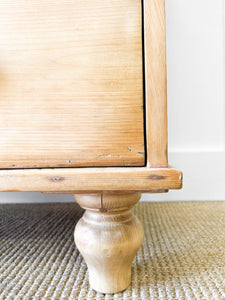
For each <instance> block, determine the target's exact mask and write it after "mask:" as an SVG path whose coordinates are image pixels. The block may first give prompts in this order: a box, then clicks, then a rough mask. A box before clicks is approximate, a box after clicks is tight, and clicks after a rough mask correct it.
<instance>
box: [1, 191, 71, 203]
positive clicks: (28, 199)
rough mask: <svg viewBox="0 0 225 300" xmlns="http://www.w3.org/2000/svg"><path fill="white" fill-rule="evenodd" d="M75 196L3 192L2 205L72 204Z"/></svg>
mask: <svg viewBox="0 0 225 300" xmlns="http://www.w3.org/2000/svg"><path fill="white" fill-rule="evenodd" d="M74 201H75V200H74V197H73V195H64V194H42V193H40V192H1V193H0V204H3V203H5V204H7V203H49V202H50V203H54V202H64V203H65V202H72V203H74Z"/></svg>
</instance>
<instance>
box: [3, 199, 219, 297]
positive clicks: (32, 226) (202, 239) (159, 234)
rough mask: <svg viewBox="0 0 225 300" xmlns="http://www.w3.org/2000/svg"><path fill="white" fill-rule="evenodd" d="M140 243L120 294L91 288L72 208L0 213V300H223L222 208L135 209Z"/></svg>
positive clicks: (17, 208)
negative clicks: (140, 226) (76, 237)
mask: <svg viewBox="0 0 225 300" xmlns="http://www.w3.org/2000/svg"><path fill="white" fill-rule="evenodd" d="M133 212H134V214H135V215H137V216H138V217H139V219H140V220H141V222H142V224H143V226H144V230H145V238H144V242H143V245H142V247H141V249H140V251H139V252H138V254H137V256H136V258H135V260H134V262H133V267H132V282H131V285H130V287H129V288H128V289H127V290H126V291H125V292H123V293H118V294H114V295H104V294H100V293H96V292H95V291H93V290H92V289H91V288H90V286H89V283H88V272H87V267H86V264H85V262H84V260H83V258H82V256H81V255H80V254H79V252H78V250H77V248H76V247H75V244H74V240H73V230H74V226H75V223H76V222H77V221H78V219H79V218H80V217H81V215H82V213H83V210H82V209H80V208H79V207H78V205H77V204H32V205H27V204H26V205H24V204H17V205H8V204H7V205H5V204H4V205H1V206H0V223H1V224H0V299H13V300H17V299H22V300H26V299H79V300H81V299H87V300H90V299H99V300H101V299H102V300H103V299H107V300H111V299H121V300H122V299H124V300H126V299H144V300H145V299H146V300H150V299H210V300H214V299H225V203H224V202H186V203H178V202H177V203H140V204H138V205H137V206H136V207H135V208H134V209H133Z"/></svg>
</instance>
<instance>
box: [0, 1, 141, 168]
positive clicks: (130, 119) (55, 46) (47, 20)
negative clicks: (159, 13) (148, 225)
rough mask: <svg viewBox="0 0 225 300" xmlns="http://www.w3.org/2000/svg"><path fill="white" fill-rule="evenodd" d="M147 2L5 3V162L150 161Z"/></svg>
mask: <svg viewBox="0 0 225 300" xmlns="http://www.w3.org/2000/svg"><path fill="white" fill-rule="evenodd" d="M141 16H142V7H141V1H140V0H123V1H119V0H116V1H105V0H96V1H93V0H84V1H79V0H71V1H65V0H62V1H52V0H46V1H35V0H31V1H26V0H21V1H17V0H9V1H8V0H3V1H1V2H0V37H1V43H0V168H41V167H45V168H46V167H79V166H81V167H83V166H144V164H145V153H144V122H143V75H142V74H143V70H142V22H141Z"/></svg>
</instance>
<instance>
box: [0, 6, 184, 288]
mask: <svg viewBox="0 0 225 300" xmlns="http://www.w3.org/2000/svg"><path fill="white" fill-rule="evenodd" d="M165 35H166V34H165V4H164V0H143V1H141V0H82V1H81V0H60V1H57V0H45V1H44V0H29V1H27V0H20V1H17V0H2V1H1V2H0V168H1V170H0V191H41V192H45V193H62V194H63V193H71V194H74V195H75V199H76V201H77V202H78V203H79V205H80V206H81V207H83V208H84V209H85V213H84V215H83V217H82V218H81V220H80V221H79V222H78V224H77V225H76V228H75V243H76V245H77V247H78V249H79V250H80V252H81V254H82V255H83V257H84V259H85V261H86V263H87V265H88V270H89V279H90V284H91V286H92V287H93V289H95V290H96V291H99V292H103V293H115V292H119V291H122V290H124V289H126V288H127V287H128V285H129V283H130V278H131V264H132V260H133V258H134V256H135V255H136V253H137V251H138V249H139V247H140V246H141V244H142V240H143V229H142V226H141V224H140V222H139V220H138V219H137V218H136V217H135V216H133V215H132V213H131V211H130V210H131V208H132V206H134V205H135V204H136V203H137V202H138V200H139V199H140V196H141V193H163V192H167V191H168V190H169V189H179V188H181V185H182V173H181V172H180V171H179V170H177V169H175V168H171V167H168V161H167V104H166V100H167V87H166V47H165Z"/></svg>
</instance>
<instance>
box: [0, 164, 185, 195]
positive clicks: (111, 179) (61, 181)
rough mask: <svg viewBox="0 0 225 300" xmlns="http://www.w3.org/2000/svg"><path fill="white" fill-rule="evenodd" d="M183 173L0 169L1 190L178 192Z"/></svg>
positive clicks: (120, 170) (109, 169)
mask: <svg viewBox="0 0 225 300" xmlns="http://www.w3.org/2000/svg"><path fill="white" fill-rule="evenodd" d="M181 186H182V173H181V172H180V171H178V170H176V169H173V168H156V169H154V168H145V167H138V168H136V167H135V168H133V167H129V168H126V167H121V168H118V167H115V168H110V167H106V168H57V169H30V170H29V169H25V170H0V191H3V192H12V191H44V192H55V191H58V192H60V191H67V192H69V191H73V192H74V191H76V193H86V194H87V193H96V192H103V191H132V192H142V193H143V192H149V191H153V190H154V191H158V192H160V191H164V190H168V189H180V188H181Z"/></svg>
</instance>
